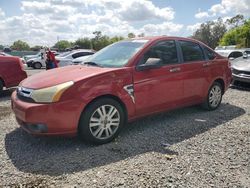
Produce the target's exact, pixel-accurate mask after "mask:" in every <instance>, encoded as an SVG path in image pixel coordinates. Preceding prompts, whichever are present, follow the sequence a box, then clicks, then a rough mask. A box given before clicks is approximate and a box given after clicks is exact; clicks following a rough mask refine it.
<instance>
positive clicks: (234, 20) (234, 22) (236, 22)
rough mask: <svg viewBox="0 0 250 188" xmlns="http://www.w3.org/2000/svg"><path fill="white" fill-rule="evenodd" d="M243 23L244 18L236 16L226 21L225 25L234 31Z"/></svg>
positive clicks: (239, 15)
mask: <svg viewBox="0 0 250 188" xmlns="http://www.w3.org/2000/svg"><path fill="white" fill-rule="evenodd" d="M244 21H245V20H244V16H243V15H241V14H238V15H236V16H234V17H232V18H230V19H227V21H226V24H228V25H229V27H230V28H231V29H234V28H236V27H238V26H240V25H243V24H244Z"/></svg>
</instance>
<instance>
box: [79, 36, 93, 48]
mask: <svg viewBox="0 0 250 188" xmlns="http://www.w3.org/2000/svg"><path fill="white" fill-rule="evenodd" d="M75 45H77V46H79V47H80V48H84V49H91V48H92V43H91V40H90V39H89V38H87V37H85V38H79V39H77V40H76V41H75Z"/></svg>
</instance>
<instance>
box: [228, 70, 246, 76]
mask: <svg viewBox="0 0 250 188" xmlns="http://www.w3.org/2000/svg"><path fill="white" fill-rule="evenodd" d="M232 72H233V74H237V75H239V74H241V75H247V76H250V71H241V70H237V69H233V71H232Z"/></svg>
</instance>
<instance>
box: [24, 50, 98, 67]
mask: <svg viewBox="0 0 250 188" xmlns="http://www.w3.org/2000/svg"><path fill="white" fill-rule="evenodd" d="M53 53H55V52H53ZM94 53H95V51H93V50H89V49H80V50H73V51H68V52H64V53H61V54H55V55H56V60H57V61H58V65H59V67H64V66H67V65H71V64H73V60H74V59H76V58H78V57H83V56H89V55H92V54H94ZM28 58H29V57H26V59H28ZM45 61H46V59H42V57H41V55H40V56H38V57H35V58H30V59H28V60H27V61H26V63H27V66H28V67H33V68H34V69H41V68H42V67H46V63H45Z"/></svg>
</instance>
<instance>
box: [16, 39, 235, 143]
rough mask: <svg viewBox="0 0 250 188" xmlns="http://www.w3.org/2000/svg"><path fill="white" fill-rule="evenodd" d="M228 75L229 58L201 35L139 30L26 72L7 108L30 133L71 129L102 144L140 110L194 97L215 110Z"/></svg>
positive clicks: (181, 103) (190, 101) (153, 109)
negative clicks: (76, 57)
mask: <svg viewBox="0 0 250 188" xmlns="http://www.w3.org/2000/svg"><path fill="white" fill-rule="evenodd" d="M230 82H231V70H230V66H229V62H228V60H227V59H225V58H223V57H221V56H220V55H219V54H217V53H215V52H214V51H213V50H212V49H211V48H209V47H207V46H206V45H204V44H203V43H201V42H199V41H196V40H192V39H187V38H178V37H166V36H162V37H145V38H138V39H131V40H125V41H121V42H117V43H115V44H112V45H109V46H107V47H106V48H104V49H102V50H100V51H99V52H97V53H96V54H94V55H93V56H91V57H89V58H88V59H87V60H86V62H85V63H84V64H83V65H78V66H67V67H64V68H59V69H54V70H50V71H47V72H43V73H40V74H37V75H34V76H32V77H30V78H28V79H26V80H25V81H23V82H22V84H21V85H20V87H19V88H18V89H17V91H16V92H14V93H13V95H12V108H13V110H14V113H15V115H16V118H17V121H18V123H19V124H20V125H21V127H22V128H23V129H24V130H26V131H27V132H29V133H31V134H34V135H76V134H77V133H78V134H79V135H80V136H81V137H82V138H83V139H85V140H87V141H91V142H94V143H98V144H102V143H107V142H109V141H111V140H112V139H114V138H115V137H116V136H117V135H118V133H119V131H120V130H121V128H122V127H123V125H124V124H125V123H126V122H127V121H132V120H134V119H137V118H140V117H143V116H147V115H150V114H154V113H158V112H162V111H167V110H171V109H175V108H179V107H184V106H190V105H195V104H202V105H203V106H204V107H205V108H206V109H208V110H215V109H216V108H217V107H218V106H219V105H220V103H221V99H222V95H223V94H224V93H225V91H226V90H227V88H228V86H229V84H230Z"/></svg>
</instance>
